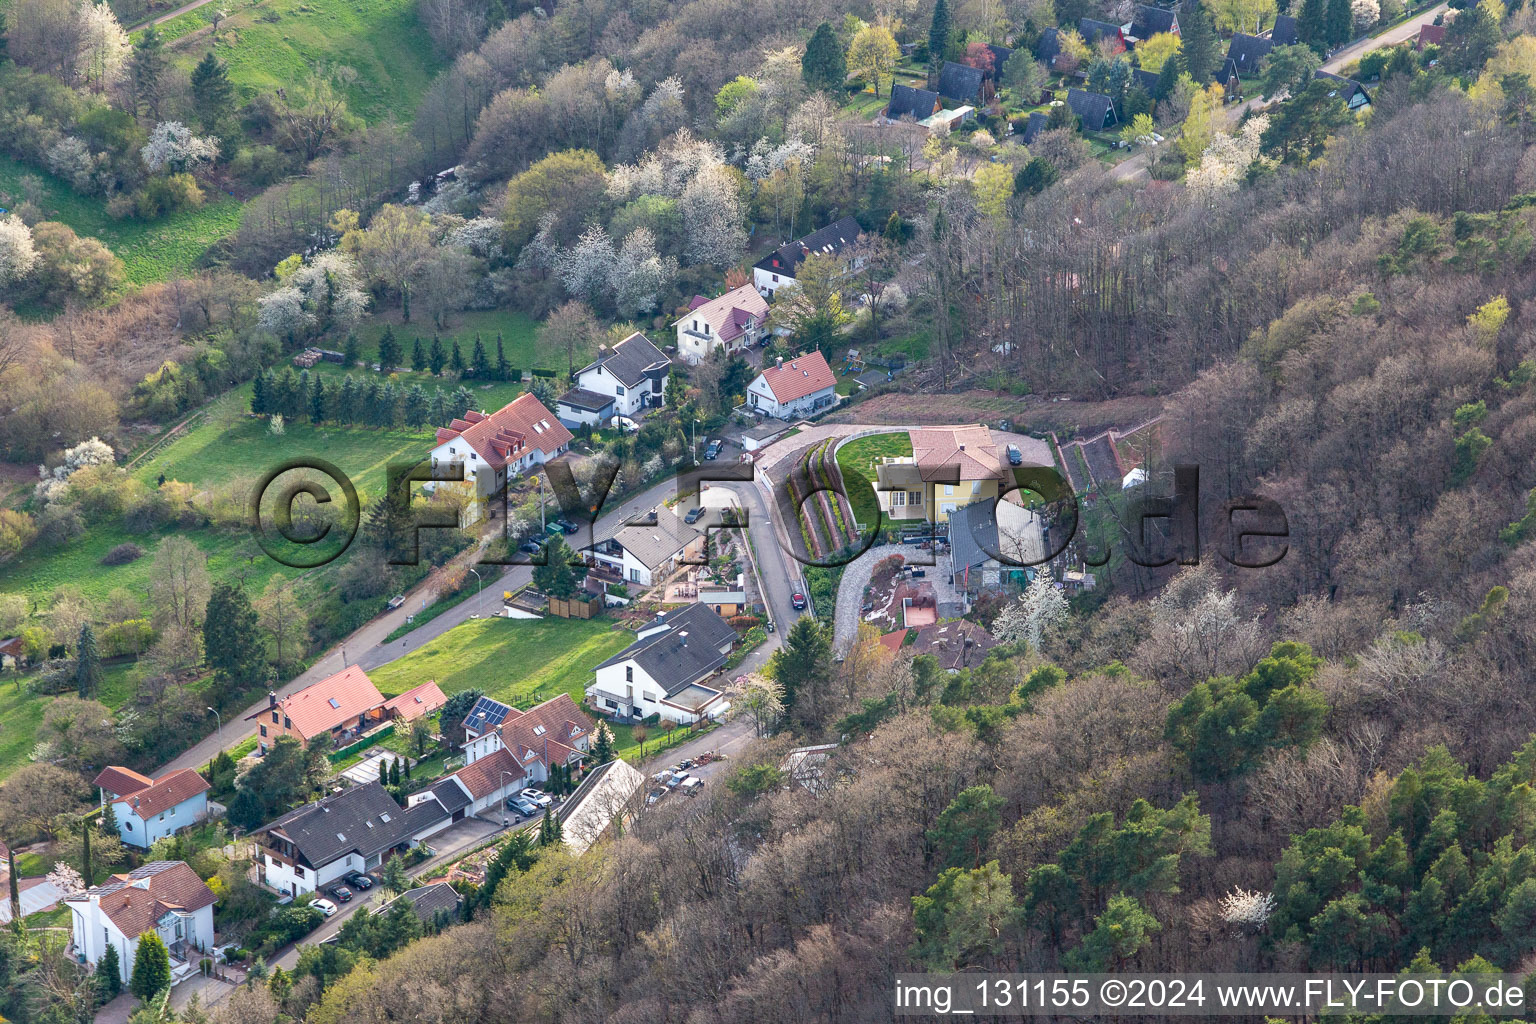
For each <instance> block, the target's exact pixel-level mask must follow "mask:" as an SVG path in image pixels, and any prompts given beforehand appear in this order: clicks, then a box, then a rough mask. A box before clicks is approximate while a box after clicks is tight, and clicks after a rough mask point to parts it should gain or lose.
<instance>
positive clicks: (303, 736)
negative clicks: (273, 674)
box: [246, 665, 385, 754]
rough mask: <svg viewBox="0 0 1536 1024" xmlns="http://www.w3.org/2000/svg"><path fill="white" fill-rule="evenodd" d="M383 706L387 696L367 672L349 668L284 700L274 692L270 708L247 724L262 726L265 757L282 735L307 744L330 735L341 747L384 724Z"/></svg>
mask: <svg viewBox="0 0 1536 1024" xmlns="http://www.w3.org/2000/svg"><path fill="white" fill-rule="evenodd" d="M384 704H385V700H384V695H383V694H382V693H380V692H379V688H378V687H377V686H374V685H373V680H372V679H369V678H368V673H366V672H364V671H363V670H362V669H361V668H358V667H357V666H356V665H349V666H348V667H346V668H344V669H342V670H341V671H340V672H337V673H336V674H335V675H332V676H326V677H325V678H324V679H322V680H320V681H319V682H318V683H310V684H309V685H308V686H306V687H304V689H302V690H299V691H297V692H296V693H290V694H289V695H288V696H286V697H284V698H282V699H281V700H279V699H278V697H277V694H275V693H269V694H267V706H266V707H264V708H262V709H261V710H260V711H258V712H256V713H255V714H254V715H248V716H246V721H251V720H255V721H256V722H258V723H259V728H258V729H257V733H258V736H257V739H256V742H257V745H258V746H259V747H260V749H261V752H262V753H263V754H265V753H266V752H267V750H268V749H269V748H270V747H271V746H272V744H274V743H276V742H277V738H278V737H279V736H290V735H291V736H294V737H297V738H298V740H299V741H300V742H301V743H308V742H309V741H310V740H312V739H314V738H315V737H316V736H320V735H323V734H325V733H330V735H331V740H332V742H333V743H335V744H337V745H338V746H339V745H341V744H342V743H343V742H350V741H351V740H353V739H355V738H356V737H358V736H359V735H361V734H362V733H364V732H366V731H367V730H368V729H370V728H372V727H373V726H374V725H375V724H377V723H379V722H381V721H383V719H384V717H385V715H384Z"/></svg>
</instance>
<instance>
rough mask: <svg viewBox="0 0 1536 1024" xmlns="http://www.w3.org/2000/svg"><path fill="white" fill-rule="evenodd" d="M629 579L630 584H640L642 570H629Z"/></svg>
mask: <svg viewBox="0 0 1536 1024" xmlns="http://www.w3.org/2000/svg"><path fill="white" fill-rule="evenodd" d="M629 579H630V582H632V583H639V582H640V570H639V569H631V570H629Z"/></svg>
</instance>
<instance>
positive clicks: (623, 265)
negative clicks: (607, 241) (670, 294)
mask: <svg viewBox="0 0 1536 1024" xmlns="http://www.w3.org/2000/svg"><path fill="white" fill-rule="evenodd" d="M676 274H677V260H675V259H673V258H672V257H670V256H668V257H666V258H665V259H663V258H662V257H661V255H660V253H658V252H657V251H656V238H655V236H654V235H652V234H651V232H650V229H649V228H643V227H642V228H635V230H633V231H631V232H630V233H629V234H628V235H625V236H624V242H623V244H622V245H620V246H619V252H618V256H617V258H616V259H615V260H614V262H613V271H612V273H611V274H610V275H609V282H608V284H609V288H610V289H611V290H612V292H613V304H614V307H615V308H616V309H617V310H618V313H619V315H620V316H625V317H636V316H639V315H640V314H641V313H645V312H647V311H649V310H652V309H655V308H656V303H657V302H659V301H660V300H661V294H662V292H664V291H666V289H667V287H668V286H669V285H670V284H671V283H672V278H673V277H674V276H676Z"/></svg>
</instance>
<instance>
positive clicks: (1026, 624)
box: [992, 573, 1069, 648]
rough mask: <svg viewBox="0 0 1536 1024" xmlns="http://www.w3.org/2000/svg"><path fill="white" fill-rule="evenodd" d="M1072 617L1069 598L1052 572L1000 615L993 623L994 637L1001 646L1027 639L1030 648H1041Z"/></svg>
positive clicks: (1038, 579) (1040, 578)
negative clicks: (1068, 605)
mask: <svg viewBox="0 0 1536 1024" xmlns="http://www.w3.org/2000/svg"><path fill="white" fill-rule="evenodd" d="M1068 614H1069V613H1068V610H1067V598H1066V595H1064V594H1063V593H1062V592H1061V588H1059V587H1057V586H1056V581H1055V580H1053V579H1052V578H1051V577H1050V575H1049V574H1048V573H1040V574H1039V575H1037V576H1036V577H1035V578H1034V579H1033V580H1032V581H1031V582H1030V584H1029V586H1028V587H1027V588H1026V589H1025V591H1024V593H1023V594H1021V595H1019V599H1018V600H1017V601H1014V602H1012V603H1011V604H1009V605H1008V607H1006V608H1004V609H1003V610H1002V611H1001V612H1000V613H999V614H998V616H997V619H996V621H994V622H993V623H992V635H993V636H994V637H996V638H997V640H998V641H999V642H1000V643H1005V644H1013V643H1018V642H1019V641H1020V640H1025V641H1028V643H1029V646H1031V647H1035V648H1038V647H1039V646H1040V642H1041V641H1042V640H1044V639H1045V637H1046V636H1047V635H1049V633H1050V632H1051V631H1052V630H1054V629H1055V628H1056V627H1058V626H1060V625H1061V624H1062V623H1063V622H1065V621H1066V620H1067V616H1068Z"/></svg>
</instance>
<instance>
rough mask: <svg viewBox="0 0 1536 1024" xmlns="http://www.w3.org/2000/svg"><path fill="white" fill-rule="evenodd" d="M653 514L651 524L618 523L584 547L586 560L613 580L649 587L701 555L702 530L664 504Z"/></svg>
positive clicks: (703, 538) (703, 539) (702, 549)
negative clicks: (606, 535)
mask: <svg viewBox="0 0 1536 1024" xmlns="http://www.w3.org/2000/svg"><path fill="white" fill-rule="evenodd" d="M655 517H656V522H655V523H653V524H650V525H631V526H623V527H620V528H619V529H618V531H617V532H615V533H614V535H613V536H612V537H609V538H607V539H606V540H600V541H598V542H597V543H595V544H593V545H592V546H591V547H590V548H587V549H586V551H584V552H583V554H585V555H586V558H587V564H588V565H589V566H592V567H593V568H595V569H597V570H598V573H599V574H600V575H603V574H606V576H607V577H610V578H612V581H613V582H623V583H626V584H635V585H638V586H641V587H650V586H654V585H655V584H657V583H659V582H661V579H662V577H664V576H666V575H667V574H668V573H669V572H671V571H672V570H673V569H675V568H676V567H677V566H679V565H681V564H683V563H684V562H685V561H690V562H691V561H697V560H698V559H699V558H700V556H702V555H703V553H704V548H705V533H704V531H703V530H700V529H696V528H694V527H692V526H690V525H689V524H687V523H685V522H683V517H682V516H680V515H678V514H677V513H676V512H674V511H672V510H671V509H669V508H666V507H665V506H662V507H658V508H657V509H656V512H655Z"/></svg>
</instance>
